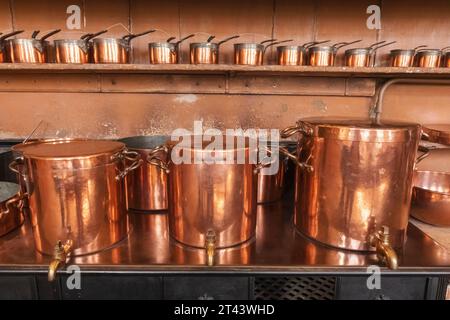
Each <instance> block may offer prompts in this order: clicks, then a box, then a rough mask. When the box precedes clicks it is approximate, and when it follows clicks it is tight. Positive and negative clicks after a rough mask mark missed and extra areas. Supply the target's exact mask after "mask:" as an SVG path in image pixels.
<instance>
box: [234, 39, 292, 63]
mask: <svg viewBox="0 0 450 320" xmlns="http://www.w3.org/2000/svg"><path fill="white" fill-rule="evenodd" d="M275 41H276V39H269V40H264V41H262V42H260V43H236V44H235V45H234V63H235V64H240V65H250V66H261V65H263V63H264V54H265V52H266V50H267V49H268V48H269V47H271V46H274V45H277V44H281V43H285V42H290V41H292V39H291V40H283V41H278V42H275ZM265 43H268V44H267V45H264V44H265Z"/></svg>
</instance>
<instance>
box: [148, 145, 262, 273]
mask: <svg viewBox="0 0 450 320" xmlns="http://www.w3.org/2000/svg"><path fill="white" fill-rule="evenodd" d="M200 139H201V137H200ZM229 139H233V140H231V142H233V144H231V146H233V147H230V146H229V145H228V144H229V142H230V140H229ZM189 140H190V141H189ZM189 140H188V143H187V144H185V142H183V144H184V146H185V147H184V148H183V149H181V150H182V151H181V152H182V154H183V158H187V159H188V160H187V162H190V163H186V162H181V163H178V164H177V163H175V162H174V161H173V152H177V154H180V153H179V151H180V149H179V148H178V145H177V144H175V143H174V142H170V143H168V144H166V145H164V146H160V147H158V148H155V149H154V151H153V152H152V153H150V155H149V157H148V161H149V163H150V164H153V165H156V166H159V167H160V168H162V169H164V170H166V171H167V172H168V179H169V232H170V235H171V236H172V237H173V238H174V239H176V240H177V241H179V242H181V243H182V244H185V245H188V246H191V247H195V248H204V249H206V253H207V254H206V256H207V261H208V265H213V264H214V256H215V250H216V249H222V248H227V247H232V246H235V245H239V244H242V243H244V242H246V241H248V240H250V239H251V238H252V237H253V236H254V235H255V230H256V206H257V202H256V201H257V178H258V172H259V169H260V168H262V165H257V164H252V163H251V161H250V157H251V150H256V149H253V144H254V147H255V148H257V146H256V143H253V142H252V141H253V140H250V139H248V138H245V143H244V144H242V145H240V144H239V143H238V139H237V138H236V137H235V136H226V138H225V139H224V141H223V142H224V144H223V148H221V149H215V151H214V152H213V154H214V156H216V157H221V158H223V159H233V160H234V161H232V163H223V162H222V163H217V162H209V163H205V162H197V160H196V159H202V157H203V156H204V155H205V154H210V152H211V151H208V150H207V149H205V147H206V146H207V145H208V144H207V143H205V142H201V141H202V140H200V143H199V145H198V144H197V143H195V138H192V139H191V138H189ZM177 148H178V149H177ZM164 158H165V159H167V160H164ZM238 158H239V159H244V161H243V162H244V163H242V164H239V163H237V161H236V160H237V159H238ZM177 162H180V161H177ZM195 162H197V163H195Z"/></svg>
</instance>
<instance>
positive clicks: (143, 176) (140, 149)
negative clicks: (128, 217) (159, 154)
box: [120, 136, 169, 210]
mask: <svg viewBox="0 0 450 320" xmlns="http://www.w3.org/2000/svg"><path fill="white" fill-rule="evenodd" d="M168 140H169V137H167V136H138V137H128V138H124V139H121V140H120V141H121V142H123V143H125V145H126V146H127V148H128V150H131V151H135V152H137V153H139V155H140V157H141V159H144V160H145V159H147V156H148V154H149V152H150V151H151V150H152V149H154V148H155V147H157V146H160V145H162V144H165V143H166V142H167V141H168ZM164 160H166V159H164ZM125 179H126V185H127V206H128V208H130V209H135V210H166V209H167V207H168V206H167V187H168V186H167V174H166V172H165V171H164V170H162V169H160V168H158V167H156V166H153V165H150V164H148V163H143V164H142V165H141V166H140V167H139V168H137V169H136V170H134V171H132V172H130V173H129V174H128V175H127V176H126V178H125Z"/></svg>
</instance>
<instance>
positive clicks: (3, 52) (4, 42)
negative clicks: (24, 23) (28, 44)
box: [0, 30, 23, 63]
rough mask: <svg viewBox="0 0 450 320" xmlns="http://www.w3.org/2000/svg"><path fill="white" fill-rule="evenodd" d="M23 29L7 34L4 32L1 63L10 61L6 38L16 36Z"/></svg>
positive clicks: (0, 39)
mask: <svg viewBox="0 0 450 320" xmlns="http://www.w3.org/2000/svg"><path fill="white" fill-rule="evenodd" d="M22 32H23V30H20V31H14V32H10V33H7V34H4V35H2V36H1V37H0V63H2V62H8V58H7V56H8V54H7V48H6V39H7V38H9V37H12V36H15V35H17V34H19V33H22ZM0 35H1V33H0Z"/></svg>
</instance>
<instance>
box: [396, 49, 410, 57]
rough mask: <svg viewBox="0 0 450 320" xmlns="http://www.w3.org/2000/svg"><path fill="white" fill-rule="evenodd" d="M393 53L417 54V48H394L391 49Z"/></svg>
mask: <svg viewBox="0 0 450 320" xmlns="http://www.w3.org/2000/svg"><path fill="white" fill-rule="evenodd" d="M390 52H391V54H406V55H411V56H412V55H415V54H416V50H414V49H394V50H391V51H390Z"/></svg>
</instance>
